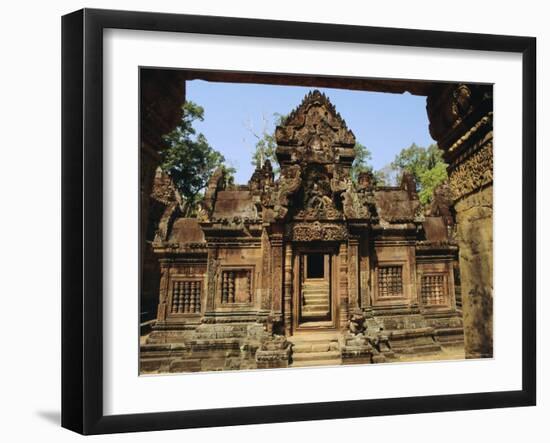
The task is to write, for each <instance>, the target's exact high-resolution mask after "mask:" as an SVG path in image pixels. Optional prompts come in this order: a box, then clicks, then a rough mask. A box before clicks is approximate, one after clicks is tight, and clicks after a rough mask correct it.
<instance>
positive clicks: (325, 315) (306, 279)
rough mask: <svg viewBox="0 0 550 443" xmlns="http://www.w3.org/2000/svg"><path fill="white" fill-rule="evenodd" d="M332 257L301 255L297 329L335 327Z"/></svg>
mask: <svg viewBox="0 0 550 443" xmlns="http://www.w3.org/2000/svg"><path fill="white" fill-rule="evenodd" d="M332 257H333V254H331V253H329V252H326V251H305V252H303V253H300V254H299V255H298V261H299V266H298V269H297V271H298V273H297V274H298V276H297V277H298V278H297V280H298V285H297V287H296V288H297V291H296V295H297V297H295V298H296V299H295V309H294V312H295V319H294V320H295V329H296V330H300V329H326V328H333V327H334V326H335V324H334V317H335V316H334V308H333V291H332Z"/></svg>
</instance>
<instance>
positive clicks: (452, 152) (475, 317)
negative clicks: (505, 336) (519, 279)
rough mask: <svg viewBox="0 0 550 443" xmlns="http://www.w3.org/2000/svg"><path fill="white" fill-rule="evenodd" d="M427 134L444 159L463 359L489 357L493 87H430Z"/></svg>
mask: <svg viewBox="0 0 550 443" xmlns="http://www.w3.org/2000/svg"><path fill="white" fill-rule="evenodd" d="M427 110H428V117H429V119H430V133H431V135H432V137H433V138H434V139H435V140H437V143H438V146H439V148H441V149H443V151H444V158H445V161H446V162H447V163H449V168H448V172H449V180H450V193H451V201H452V207H453V211H454V213H455V221H456V229H457V241H458V244H459V246H460V260H459V262H460V271H461V280H462V290H461V292H462V299H463V311H464V325H465V346H466V356H467V357H468V358H479V357H492V356H493V88H492V86H491V85H472V84H469V85H466V84H452V85H436V86H434V87H432V89H431V92H430V94H429V95H428V100H427Z"/></svg>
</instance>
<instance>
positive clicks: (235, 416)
mask: <svg viewBox="0 0 550 443" xmlns="http://www.w3.org/2000/svg"><path fill="white" fill-rule="evenodd" d="M107 28H118V29H132V30H148V31H171V32H188V33H199V34H216V35H226V36H249V37H269V38H285V39H301V40H316V41H332V42H352V43H369V44H378V45H398V46H411V47H424V48H454V49H469V50H483V51H501V52H510V53H519V54H522V60H523V61H522V63H523V80H522V81H523V86H522V87H523V98H522V107H523V109H522V113H523V119H522V131H523V136H522V137H523V139H522V158H523V165H522V194H523V207H522V222H523V224H522V241H523V244H522V251H523V269H522V288H523V293H522V314H521V315H522V356H521V358H522V389H520V390H517V391H505V392H478V393H472V394H458V395H436V396H421V397H405V398H392V399H374V400H356V401H336V402H323V403H307V404H287V405H266V406H260V407H237V408H220V409H208V410H191V411H177V412H160V413H142V414H131V415H109V416H106V415H104V413H103V407H102V404H103V376H102V371H103V343H102V323H103V319H102V315H103V314H102V312H103V302H102V284H103V275H102V273H103V271H102V269H103V246H102V245H103V228H102V223H103V209H102V206H103V200H102V195H103V181H102V180H103V166H102V165H103V148H102V137H103V122H102V120H103V113H102V106H103V98H102V97H103V88H102V84H103V79H102V77H103V30H104V29H107ZM535 67H536V39H535V38H532V37H516V36H504V35H485V34H470V33H456V32H440V31H422V30H411V29H391V28H378V27H366V26H348V25H337V24H320V23H299V22H283V21H272V20H256V19H243V18H230V17H210V16H196V15H177V14H161V13H149V12H128V11H111V10H96V9H83V10H80V11H76V12H73V13H71V14H68V15H66V16H64V17H63V18H62V201H63V203H62V426H63V427H65V428H68V429H71V430H73V431H76V432H79V433H82V434H103V433H115V432H132V431H151V430H162V429H178V428H195V427H212V426H228V425H241V424H256V423H274V422H285V421H288V422H290V421H302V420H319V419H333V418H348V417H363V416H379V415H393V414H413V413H424V412H437V411H458V410H468V409H487V408H503V407H515V406H530V405H535V403H536V337H535V335H536V315H535V307H536V275H535V273H536V271H535V263H536V207H535V205H536V154H535V150H536V142H535V140H536V132H535V131H536V118H535V117H536V89H535V85H536V69H535Z"/></svg>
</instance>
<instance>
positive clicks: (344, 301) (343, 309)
mask: <svg viewBox="0 0 550 443" xmlns="http://www.w3.org/2000/svg"><path fill="white" fill-rule="evenodd" d="M338 258H339V260H340V275H339V295H340V328H343V327H345V326H346V325H347V322H348V319H349V303H348V244H347V242H346V241H344V242H342V243H341V244H340V251H339V254H338Z"/></svg>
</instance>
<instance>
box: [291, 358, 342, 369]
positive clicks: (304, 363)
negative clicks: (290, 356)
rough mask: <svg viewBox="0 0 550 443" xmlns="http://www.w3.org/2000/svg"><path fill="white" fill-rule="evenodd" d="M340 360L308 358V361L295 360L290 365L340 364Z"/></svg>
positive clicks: (306, 366)
mask: <svg viewBox="0 0 550 443" xmlns="http://www.w3.org/2000/svg"><path fill="white" fill-rule="evenodd" d="M341 364H342V361H341V360H340V359H337V360H334V359H333V360H308V361H297V362H294V363H292V364H291V365H290V367H292V368H309V367H312V366H340V365H341Z"/></svg>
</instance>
